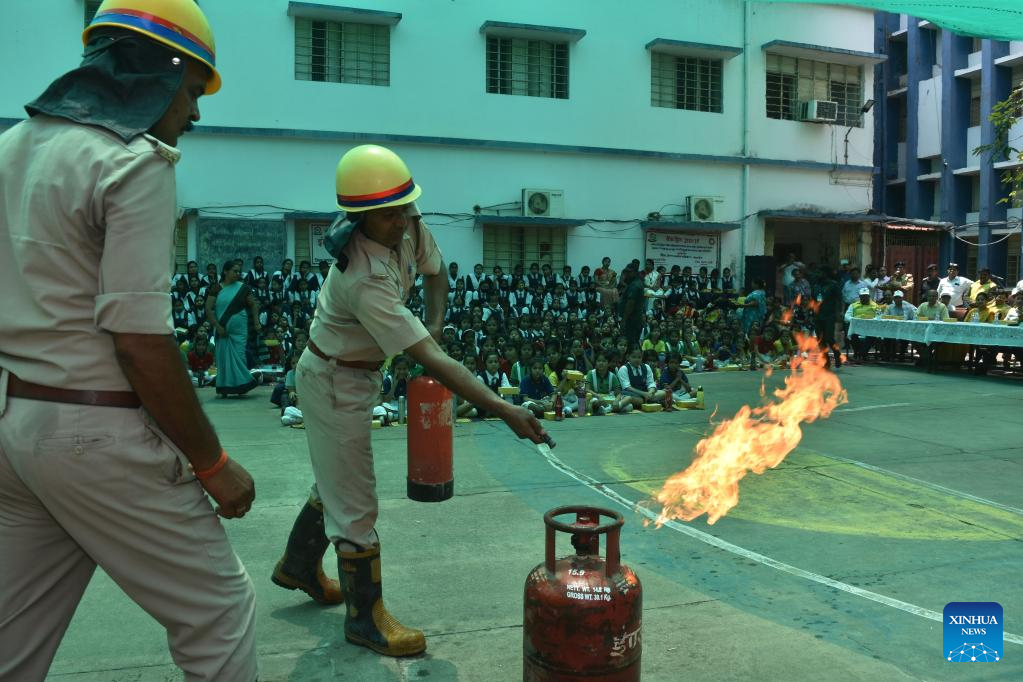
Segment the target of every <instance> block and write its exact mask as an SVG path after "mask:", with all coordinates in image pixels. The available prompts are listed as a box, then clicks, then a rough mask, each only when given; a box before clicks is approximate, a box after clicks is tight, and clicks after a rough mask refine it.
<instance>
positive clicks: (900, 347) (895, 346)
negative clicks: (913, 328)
mask: <svg viewBox="0 0 1023 682" xmlns="http://www.w3.org/2000/svg"><path fill="white" fill-rule="evenodd" d="M916 313H917V307H916V306H914V305H913V304H912V303H910V302H909V301H907V300H906V295H905V294H904V293H903V292H902V289H896V290H895V292H894V293H892V302H891V303H890V304H888V305H887V306H885V309H884V316H885V317H887V318H889V319H891V318H901V319H903V320H915V319H916ZM908 347H909V342H908V341H897V340H895V339H884V340H883V341H882V342H881V356H882V357H883V358H885V359H886V360H896V359H897V360H899V361H900V362H901V361H903V360H905V359H906V350H907V349H908Z"/></svg>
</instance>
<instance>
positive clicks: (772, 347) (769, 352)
mask: <svg viewBox="0 0 1023 682" xmlns="http://www.w3.org/2000/svg"><path fill="white" fill-rule="evenodd" d="M776 336H777V332H776V331H775V328H774V327H772V326H767V327H765V328H764V329H763V331H761V333H760V335H759V336H756V337H754V338H753V343H752V345H753V354H754V355H755V356H756V359H758V360H759V361H760V362H762V363H763V364H765V365H773V364H776V363H777V362H778V359H779V358H781V357H782V353H781V352H779V349H778V348H777V347H776V343H777V338H776Z"/></svg>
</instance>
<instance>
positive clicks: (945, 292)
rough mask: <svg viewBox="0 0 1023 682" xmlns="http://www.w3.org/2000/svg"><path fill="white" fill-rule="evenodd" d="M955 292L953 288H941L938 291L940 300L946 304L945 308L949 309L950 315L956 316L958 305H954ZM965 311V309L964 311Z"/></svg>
mask: <svg viewBox="0 0 1023 682" xmlns="http://www.w3.org/2000/svg"><path fill="white" fill-rule="evenodd" d="M953 295H954V294H953V292H952V290H951V289H941V290H939V291H938V301H939V302H940V303H941V304H942V305H943V306H945V310H947V311H948V314H949V316H950V317H952V316H955V314H956V307H955V306H954V305H952V296H953ZM964 312H965V311H964Z"/></svg>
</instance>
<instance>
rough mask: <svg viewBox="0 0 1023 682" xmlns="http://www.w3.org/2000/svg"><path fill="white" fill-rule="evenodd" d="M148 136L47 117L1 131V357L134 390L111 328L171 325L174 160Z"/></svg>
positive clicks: (43, 373) (24, 371) (56, 381)
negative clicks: (119, 359)
mask: <svg viewBox="0 0 1023 682" xmlns="http://www.w3.org/2000/svg"><path fill="white" fill-rule="evenodd" d="M179 157H180V154H179V153H178V151H177V150H176V149H174V148H172V147H168V146H166V145H164V144H163V143H161V142H159V141H157V140H156V139H155V138H153V137H150V136H148V135H144V136H138V137H136V138H134V139H133V140H132V141H130V142H124V141H122V140H121V139H120V138H119V137H117V136H115V135H114V134H113V133H110V132H107V131H106V130H103V129H101V128H97V127H93V126H85V125H79V124H77V123H72V122H70V121H67V120H65V119H60V118H53V117H49V116H35V117H34V118H31V119H29V120H28V121H24V122H22V123H19V124H18V125H16V126H14V128H12V129H10V130H8V131H7V132H5V133H4V134H3V135H0V291H3V292H4V297H5V304H4V305H3V306H0V329H2V330H3V332H2V334H0V367H3V368H5V369H7V370H9V371H10V372H11V373H13V374H14V375H16V376H18V377H19V378H21V379H23V380H25V381H30V382H33V383H37V384H43V385H46V386H54V387H59V388H71V389H84V390H120V391H124V390H130V388H131V386H130V384H129V383H128V380H127V378H125V376H124V373H123V372H122V371H121V368H120V366H119V365H118V364H117V360H116V358H115V357H114V342H113V337H112V336H111V333H112V332H114V333H129V334H171V333H173V326H172V324H171V299H170V295H169V292H168V288H167V282H168V281H169V280H170V274H171V269H172V266H171V262H172V259H173V256H174V220H175V214H176V198H175V179H174V164H175V163H176V162H177V160H178V158H179Z"/></svg>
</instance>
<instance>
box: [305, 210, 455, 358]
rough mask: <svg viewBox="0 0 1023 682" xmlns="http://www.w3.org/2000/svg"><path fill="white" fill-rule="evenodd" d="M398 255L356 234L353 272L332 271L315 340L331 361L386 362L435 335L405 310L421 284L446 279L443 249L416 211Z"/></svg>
mask: <svg viewBox="0 0 1023 682" xmlns="http://www.w3.org/2000/svg"><path fill="white" fill-rule="evenodd" d="M407 215H408V216H409V221H408V227H407V229H406V230H405V238H404V239H403V240H402V242H401V244H400V245H399V246H398V248H397V249H389V248H388V247H386V246H384V245H383V244H379V243H377V242H375V241H373V240H372V239H370V238H369V237H367V236H366V235H364V234H363V233H362V231H361V230H358V229H356V230H355V231H354V232H353V233H352V237H351V240H350V241H349V242H348V244H347V245H346V246H345V248H344V253H345V255H347V256H348V267H347V268H346V269H345V271H344V272H341V270H340V269H338V268H337V267H331V268H330V274H329V275H327V279H326V281H324V283H323V288H322V289H321V290H320V295H319V298H318V299H317V303H316V314H315V315H314V317H313V324H312V327H310V329H309V337H310V339H311V340H312V342H313V343H315V344H316V345H317V347H319V349H320V350H322V351H323V352H324V353H325V354H326V355H329V356H330V357H333V358H341V359H342V360H351V361H376V360H383V359H385V358H387V357H390V356H392V355H394V354H396V353H400V352H401V351H403V350H405V349H406V348H408V347H409V346H412V345H415V344H416V343H418V342H420V341H422V340H423V339H425V338H426V337H427V336H429V335H430V334H429V332H428V331H427V330H426V327H425V326H424V325H423V323H422V321H421V320H419V318H417V317H416V316H415V315H413V314H412V311H410V310H409V309H408V308H407V307H405V300H406V299H407V298H408V296H409V292H410V291H411V289H412V285H413V284H414V282H415V279H416V272H417V271H418V272H420V273H422V274H424V275H436V274H438V273H440V270H441V266H442V265H443V258H442V257H441V252H440V249H439V248H438V247H437V243H436V242H435V241H434V240H433V235H432V234H430V230H429V229H427V227H426V224H425V223H423V222H422V221H419V220H414V219H413V218H414V217H417V216H419V215H420V213H419V210H418V209H417V208H416V205H415V204H414V203H413V204H409V210H408V214H407Z"/></svg>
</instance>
